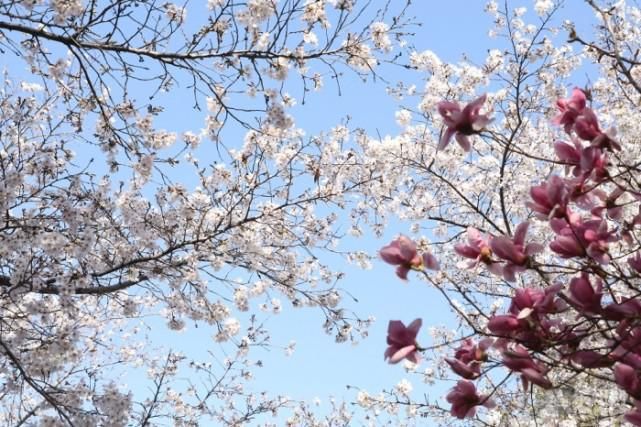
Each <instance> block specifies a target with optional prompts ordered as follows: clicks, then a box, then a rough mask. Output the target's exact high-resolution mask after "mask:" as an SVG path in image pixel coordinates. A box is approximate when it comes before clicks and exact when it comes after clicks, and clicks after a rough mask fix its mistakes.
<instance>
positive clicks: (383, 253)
mask: <svg viewBox="0 0 641 427" xmlns="http://www.w3.org/2000/svg"><path fill="white" fill-rule="evenodd" d="M379 255H380V257H381V258H382V259H383V261H385V262H386V263H388V264H391V265H396V266H398V267H396V275H397V276H398V277H400V278H401V279H403V280H407V273H408V272H409V271H410V270H412V269H420V267H421V266H422V264H423V260H422V259H421V257H420V256H419V255H418V252H417V251H416V244H415V243H414V242H413V241H412V240H411V239H410V238H408V237H406V236H400V237H399V238H398V239H396V240H393V241H392V243H390V244H389V245H387V246H384V247H383V248H382V249H381V250H380V252H379Z"/></svg>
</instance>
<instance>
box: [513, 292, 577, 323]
mask: <svg viewBox="0 0 641 427" xmlns="http://www.w3.org/2000/svg"><path fill="white" fill-rule="evenodd" d="M561 286H562V285H560V284H557V285H552V286H548V287H547V288H545V289H534V288H524V289H517V290H516V292H515V293H514V297H513V298H512V303H511V304H510V308H509V311H510V313H512V314H513V315H515V316H517V317H518V318H519V319H525V318H527V317H529V316H530V315H531V314H535V315H539V314H554V313H560V312H562V311H563V310H565V309H566V308H567V305H566V304H565V303H564V302H563V300H561V299H560V298H558V297H557V294H558V293H559V291H560V290H561Z"/></svg>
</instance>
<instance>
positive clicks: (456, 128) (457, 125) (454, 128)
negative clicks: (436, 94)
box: [437, 95, 490, 151]
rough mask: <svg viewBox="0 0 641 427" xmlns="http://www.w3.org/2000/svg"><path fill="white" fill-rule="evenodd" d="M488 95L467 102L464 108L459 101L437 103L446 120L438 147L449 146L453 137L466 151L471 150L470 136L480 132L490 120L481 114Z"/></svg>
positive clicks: (440, 148)
mask: <svg viewBox="0 0 641 427" xmlns="http://www.w3.org/2000/svg"><path fill="white" fill-rule="evenodd" d="M485 99H486V95H482V96H480V97H479V98H477V99H475V100H474V101H472V102H470V103H469V104H467V105H466V106H465V107H464V108H463V109H461V106H460V105H459V104H458V103H457V102H452V101H442V102H439V103H438V105H437V108H438V112H439V114H440V115H441V117H443V121H444V122H445V126H446V127H447V129H445V132H443V136H442V137H441V141H440V142H439V144H438V149H439V150H442V149H443V148H445V147H447V145H448V144H449V143H450V140H451V139H452V137H454V138H455V139H456V142H458V144H459V145H460V146H461V148H463V150H465V151H470V149H471V148H472V144H471V143H470V140H469V138H468V136H470V135H474V134H476V133H479V132H480V131H481V130H482V129H483V128H484V127H485V126H487V124H488V123H489V122H490V118H489V117H488V116H487V115H485V114H481V113H480V111H481V108H482V107H483V103H485Z"/></svg>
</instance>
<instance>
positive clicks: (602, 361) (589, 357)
mask: <svg viewBox="0 0 641 427" xmlns="http://www.w3.org/2000/svg"><path fill="white" fill-rule="evenodd" d="M571 358H572V361H573V362H574V363H578V364H579V365H581V366H583V367H584V368H588V369H594V368H607V367H608V366H612V365H613V364H614V360H613V358H612V357H610V355H607V354H601V353H598V352H596V351H594V350H579V351H577V352H575V353H574V354H572V357H571Z"/></svg>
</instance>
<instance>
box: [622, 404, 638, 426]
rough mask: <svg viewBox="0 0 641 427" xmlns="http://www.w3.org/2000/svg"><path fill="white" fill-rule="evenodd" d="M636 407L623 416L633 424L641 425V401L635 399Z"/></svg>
mask: <svg viewBox="0 0 641 427" xmlns="http://www.w3.org/2000/svg"><path fill="white" fill-rule="evenodd" d="M634 406H635V408H634V409H633V410H632V411H629V412H626V413H625V415H624V416H623V418H625V420H626V421H627V422H629V423H630V424H632V425H633V426H637V427H639V426H641V401H639V400H635V401H634Z"/></svg>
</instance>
